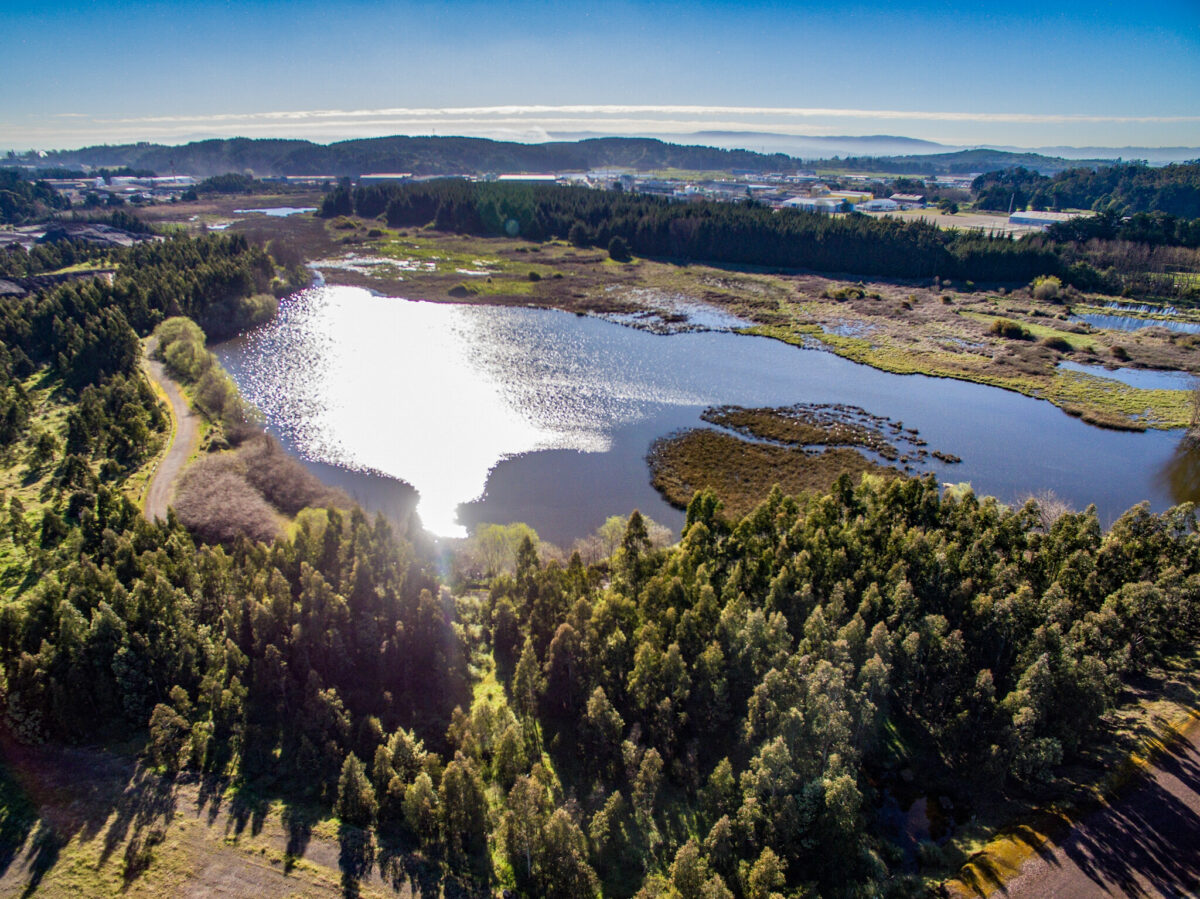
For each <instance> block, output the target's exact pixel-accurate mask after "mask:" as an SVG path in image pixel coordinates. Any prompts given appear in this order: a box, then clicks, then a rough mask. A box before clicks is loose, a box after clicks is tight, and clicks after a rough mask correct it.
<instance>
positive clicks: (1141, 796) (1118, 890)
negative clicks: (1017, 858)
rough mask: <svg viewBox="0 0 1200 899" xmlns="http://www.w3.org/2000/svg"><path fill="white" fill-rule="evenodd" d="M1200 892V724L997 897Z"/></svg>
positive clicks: (1079, 898) (1073, 898)
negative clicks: (1135, 782)
mask: <svg viewBox="0 0 1200 899" xmlns="http://www.w3.org/2000/svg"><path fill="white" fill-rule="evenodd" d="M1197 889H1200V726H1193V727H1192V728H1191V729H1190V730H1189V731H1188V733H1187V736H1186V737H1185V738H1184V739H1183V740H1181V741H1179V742H1177V743H1176V744H1174V745H1173V746H1171V747H1170V748H1169V749H1167V750H1165V751H1164V752H1163V753H1162V754H1161V755H1160V756H1159V757H1158V759H1157V761H1156V763H1155V766H1154V768H1153V769H1151V770H1150V771H1148V772H1147V773H1146V775H1145V777H1144V778H1143V779H1142V780H1141V781H1140V782H1139V783H1137V784H1135V785H1133V786H1131V787H1130V788H1129V790H1128V792H1126V793H1125V794H1124V795H1122V796H1121V797H1120V798H1119V799H1118V800H1117V801H1115V802H1113V803H1112V804H1111V805H1108V806H1106V807H1104V808H1102V809H1099V810H1097V811H1095V812H1093V813H1092V814H1091V815H1088V816H1087V817H1086V818H1084V820H1083V821H1082V822H1080V823H1079V825H1078V826H1076V827H1075V829H1074V830H1073V831H1072V832H1071V834H1070V836H1069V837H1067V838H1066V839H1065V840H1064V841H1063V842H1061V843H1060V844H1059V845H1056V846H1047V847H1046V848H1044V849H1043V850H1042V851H1041V852H1040V853H1039V854H1038V855H1037V856H1035V857H1034V858H1032V859H1030V860H1029V861H1027V862H1026V863H1025V865H1024V866H1023V867H1022V869H1021V873H1020V875H1019V876H1017V877H1016V878H1014V879H1012V880H1010V881H1009V882H1008V883H1007V884H1006V886H1005V888H1004V889H1003V890H997V891H996V892H995V893H993V894H992V896H993V897H1007V899H1017V897H1040V896H1054V897H1056V899H1085V897H1093V896H1138V897H1149V896H1164V897H1182V896H1191V895H1195V891H1196V890H1197Z"/></svg>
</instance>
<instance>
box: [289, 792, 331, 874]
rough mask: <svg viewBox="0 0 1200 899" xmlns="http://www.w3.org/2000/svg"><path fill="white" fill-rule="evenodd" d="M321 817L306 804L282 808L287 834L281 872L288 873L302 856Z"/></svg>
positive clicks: (292, 804)
mask: <svg viewBox="0 0 1200 899" xmlns="http://www.w3.org/2000/svg"><path fill="white" fill-rule="evenodd" d="M322 817H323V816H322V815H321V812H320V810H319V809H317V808H314V807H313V806H312V805H310V804H308V803H288V804H286V805H284V807H283V815H282V823H283V829H284V832H285V833H286V834H287V846H286V847H285V848H284V857H283V871H284V873H285V874H287V873H289V872H290V871H291V870H292V868H293V867H295V865H296V860H297V859H299V858H302V857H303V856H304V853H305V851H306V850H307V849H308V841H309V840H310V839H312V831H313V825H314V824H316V823H317V822H318V821H320V820H321V818H322Z"/></svg>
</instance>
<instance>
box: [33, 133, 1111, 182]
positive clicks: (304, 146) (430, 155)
mask: <svg viewBox="0 0 1200 899" xmlns="http://www.w3.org/2000/svg"><path fill="white" fill-rule="evenodd" d="M705 134H706V135H707V138H708V139H710V140H713V141H716V140H718V139H720V141H721V142H732V141H734V140H736V139H737V138H744V139H745V143H747V144H750V145H753V144H754V143H755V141H756V140H758V141H760V142H761V141H765V140H766V139H767V138H770V137H772V135H768V134H756V133H752V132H746V133H737V132H711V133H705ZM704 136H705V135H701V134H697V135H695V137H697V138H701V139H703V138H704ZM789 140H793V141H795V140H799V139H798V138H789ZM803 140H805V141H810V142H813V143H812V146H813V148H814V152H813V155H811V156H808V157H807V158H800V157H797V156H794V155H789V154H787V153H783V152H771V153H760V152H755V151H753V150H750V149H735V148H722V147H712V146H699V145H689V146H684V145H680V144H673V143H668V142H666V141H663V140H660V139H657V138H631V137H595V138H587V139H583V140H575V141H551V142H549V143H542V144H523V143H514V142H509V141H496V140H489V139H487V138H472V137H403V136H397V137H379V138H369V139H362V140H348V141H339V142H337V143H333V144H316V143H312V142H311V141H306V140H279V139H266V140H251V139H249V138H232V139H226V140H203V141H195V142H193V143H188V144H183V145H181V146H164V145H162V144H149V143H138V144H124V145H118V146H97V147H85V148H83V149H80V150H59V151H54V152H52V153H49V154H47V155H46V156H45V157H43V158H41V159H39V160H38V163H39V165H43V166H60V167H73V166H80V165H90V166H96V167H101V166H102V167H107V168H116V167H121V166H128V167H131V168H135V169H150V170H153V171H156V172H158V173H160V174H166V173H169V172H179V173H186V174H190V175H197V176H199V177H207V176H210V175H220V174H224V173H226V172H239V173H241V172H244V173H251V174H254V175H256V176H258V177H264V176H271V175H330V176H334V177H342V176H351V177H354V176H358V175H363V174H367V173H370V172H412V173H414V174H417V175H445V174H456V173H470V174H483V173H486V172H495V173H498V174H502V173H511V172H542V171H559V172H562V171H587V170H589V169H596V168H629V169H634V170H641V171H645V170H649V169H667V168H675V169H689V170H693V171H732V170H743V171H749V172H791V171H796V170H797V169H803V168H809V167H812V166H813V165H814V163H815V164H818V165H825V166H831V167H837V168H843V169H849V170H856V171H871V172H894V173H896V174H968V173H972V172H985V171H994V170H997V169H1007V168H1014V167H1017V166H1023V167H1025V168H1027V169H1030V170H1032V171H1037V172H1041V173H1043V174H1053V173H1055V172H1059V171H1062V170H1064V169H1067V168H1072V167H1079V166H1093V167H1094V166H1096V165H1100V164H1103V163H1104V162H1106V161H1107V160H1101V159H1092V160H1069V159H1063V158H1061V157H1049V156H1042V155H1040V154H1037V153H1029V152H1009V151H1003V150H990V149H980V150H958V151H955V152H950V153H928V152H924V153H923V152H920V150H929V149H936V148H937V147H939V145H938V144H932V143H930V142H929V141H917V140H913V139H911V138H902V137H891V136H887V135H880V136H875V137H864V138H804V139H803ZM845 141H856V142H857V143H856V144H855V146H861V147H863V148H867V147H872V148H888V149H892V150H901V149H903V150H907V151H908V154H907V155H902V156H896V155H887V154H886V153H880V154H879V155H857V156H855V155H851V156H841V157H839V156H837V155H834V156H832V157H829V155H828V154H830V153H832V152H836V151H835V150H834V148H835V147H836V146H842V145H844V142H845ZM839 142H843V143H839Z"/></svg>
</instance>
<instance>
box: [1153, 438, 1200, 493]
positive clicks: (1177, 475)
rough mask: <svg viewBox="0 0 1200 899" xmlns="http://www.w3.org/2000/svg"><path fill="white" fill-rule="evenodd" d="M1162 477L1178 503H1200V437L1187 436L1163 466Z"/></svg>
mask: <svg viewBox="0 0 1200 899" xmlns="http://www.w3.org/2000/svg"><path fill="white" fill-rule="evenodd" d="M1161 478H1162V481H1163V483H1164V484H1166V486H1167V489H1168V490H1170V492H1171V499H1172V500H1173V501H1174V502H1177V503H1183V502H1189V503H1200V439H1196V438H1192V437H1185V438H1184V439H1183V440H1180V441H1179V446H1178V447H1177V448H1176V450H1175V454H1174V455H1173V456H1171V458H1170V459H1169V460H1168V461H1167V464H1166V465H1164V466H1163V469H1162V474H1161Z"/></svg>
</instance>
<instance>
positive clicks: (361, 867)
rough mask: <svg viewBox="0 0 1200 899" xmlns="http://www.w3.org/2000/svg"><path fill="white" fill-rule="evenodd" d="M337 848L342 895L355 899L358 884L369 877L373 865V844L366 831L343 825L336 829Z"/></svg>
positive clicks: (348, 898) (358, 891) (357, 892)
mask: <svg viewBox="0 0 1200 899" xmlns="http://www.w3.org/2000/svg"><path fill="white" fill-rule="evenodd" d="M338 846H339V852H338V867H339V868H341V870H342V895H343V896H345V897H347V899H357V897H358V896H359V895H360V892H361V891H360V889H359V884H360V883H361V882H362V880H363V878H365V877H368V876H369V875H370V873H371V868H372V867H373V866H374V864H375V843H374V841H373V840H372V839H371V834H370V833H369V832H368V831H364V830H362V829H361V828H358V827H352V826H350V825H348V824H343V825H341V826H340V827H339V828H338Z"/></svg>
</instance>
